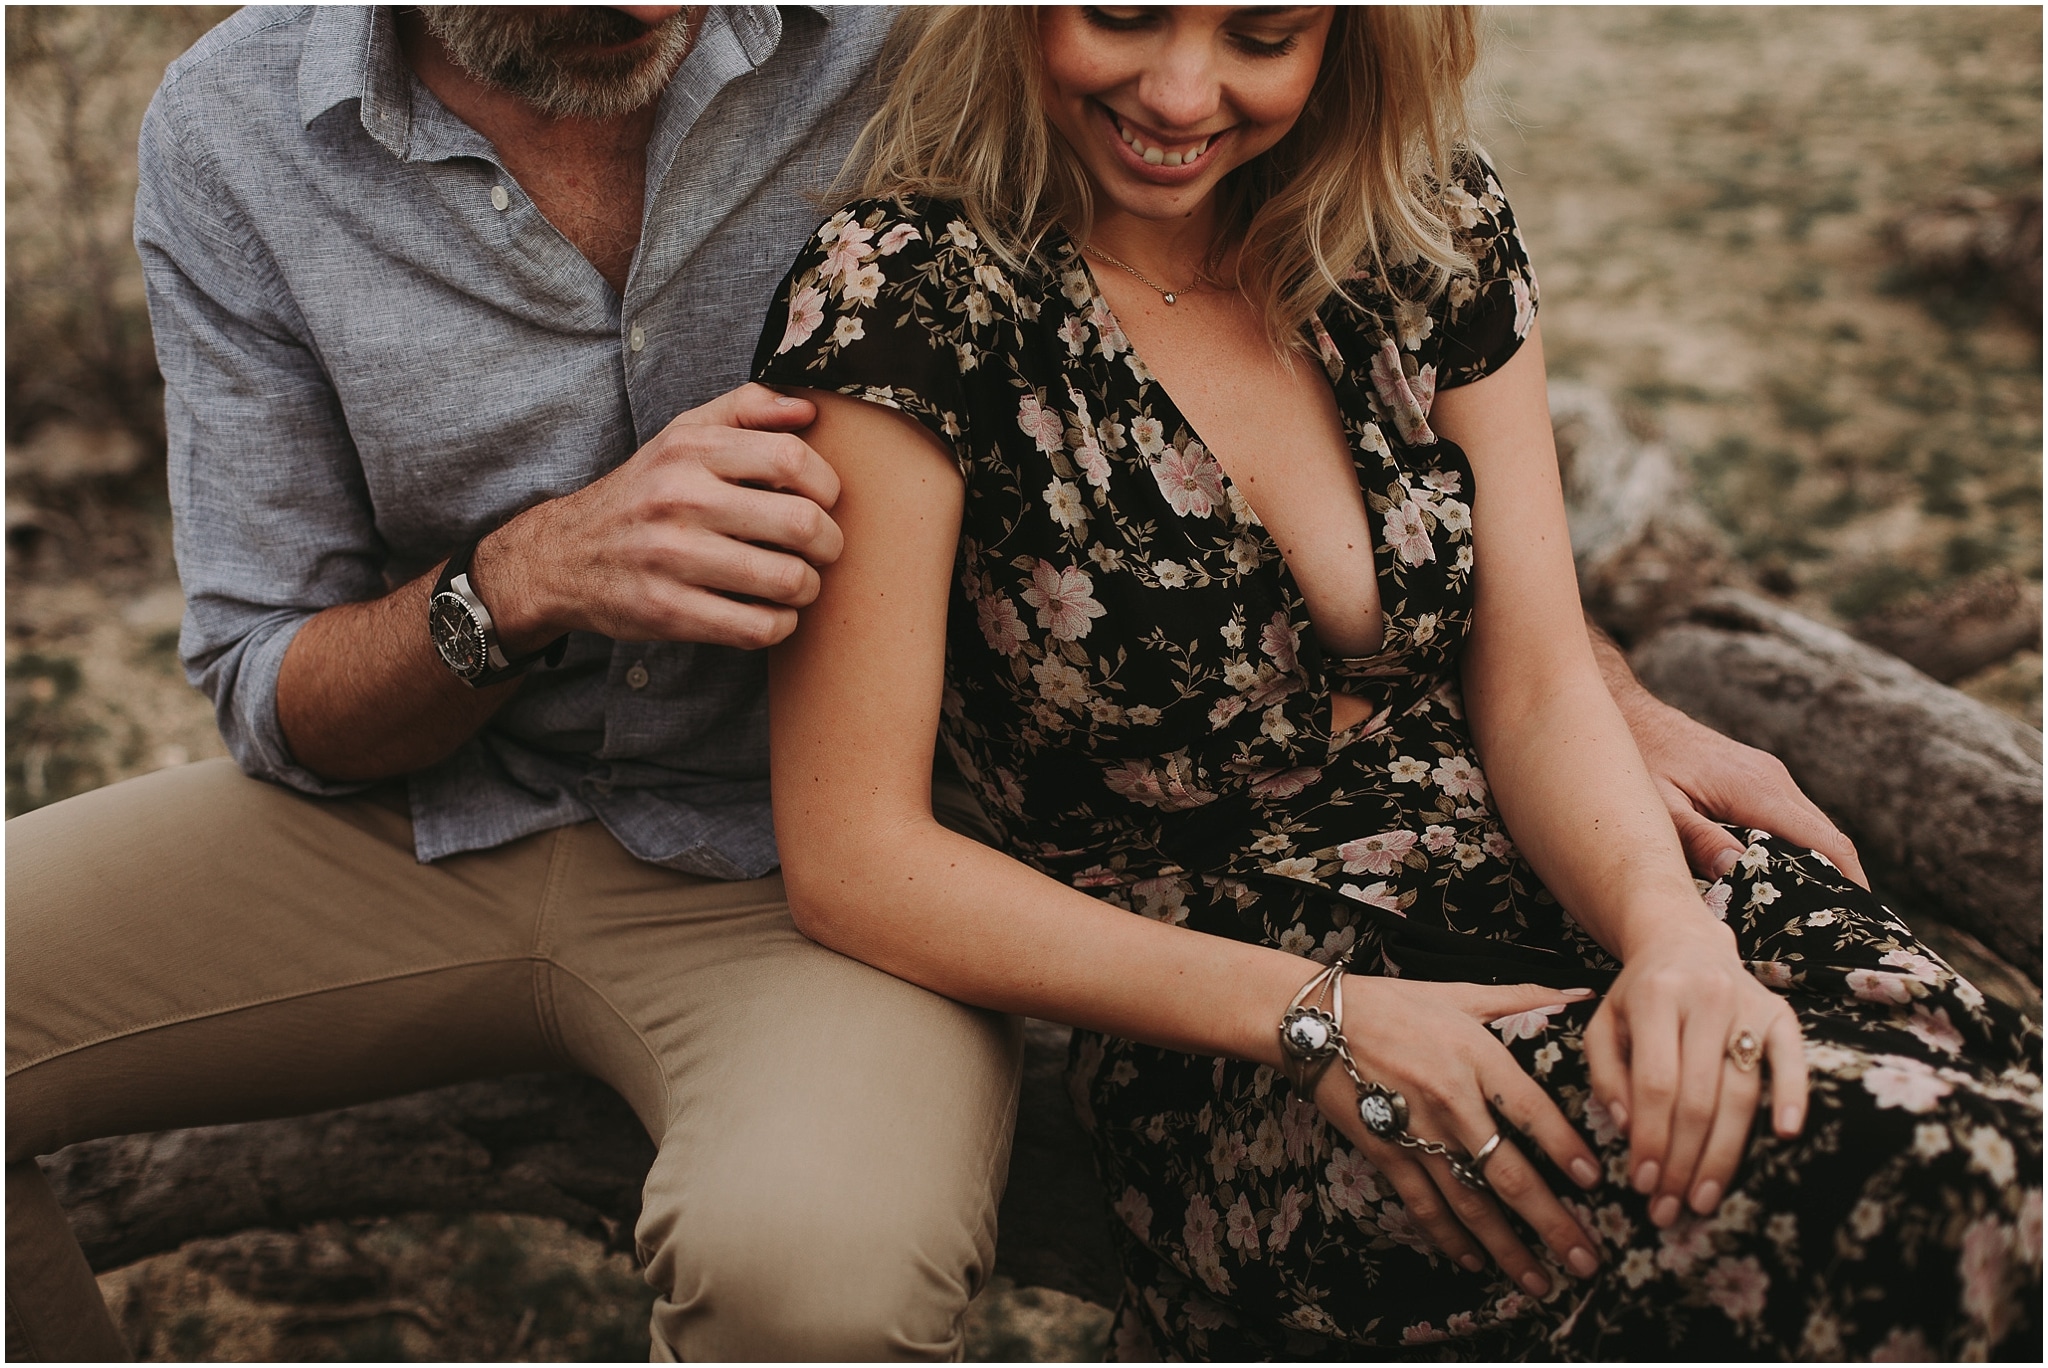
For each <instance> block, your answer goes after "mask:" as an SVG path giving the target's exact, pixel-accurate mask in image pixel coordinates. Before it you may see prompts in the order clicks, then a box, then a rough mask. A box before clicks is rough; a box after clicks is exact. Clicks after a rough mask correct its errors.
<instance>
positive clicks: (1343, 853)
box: [1337, 831, 1416, 874]
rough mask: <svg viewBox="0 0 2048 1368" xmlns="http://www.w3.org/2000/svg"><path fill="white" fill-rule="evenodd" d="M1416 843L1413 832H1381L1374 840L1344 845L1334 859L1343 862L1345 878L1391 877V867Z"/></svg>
mask: <svg viewBox="0 0 2048 1368" xmlns="http://www.w3.org/2000/svg"><path fill="white" fill-rule="evenodd" d="M1415 841H1416V836H1415V833H1414V832H1412V831H1382V832H1381V833H1380V834H1379V835H1377V836H1364V837H1361V838H1359V839H1358V840H1356V841H1346V842H1345V843H1344V844H1343V845H1340V846H1338V847H1337V858H1338V859H1340V860H1342V861H1343V862H1344V872H1345V873H1346V874H1391V873H1393V872H1394V866H1395V865H1397V864H1399V863H1401V861H1402V860H1403V859H1405V858H1406V857H1407V855H1408V852H1409V851H1411V850H1413V849H1415Z"/></svg>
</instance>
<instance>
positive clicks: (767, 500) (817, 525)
mask: <svg viewBox="0 0 2048 1368" xmlns="http://www.w3.org/2000/svg"><path fill="white" fill-rule="evenodd" d="M703 519H704V520H703V523H702V524H701V526H702V527H703V528H704V529H705V530H707V531H710V532H715V533H718V534H719V535H721V536H725V537H730V538H732V539H733V540H734V541H740V542H756V543H759V544H761V545H764V546H772V547H779V548H781V549H782V550H784V551H789V552H792V553H793V554H795V555H799V556H802V557H803V558H804V559H805V560H807V561H809V562H810V563H811V564H812V565H830V564H832V562H834V561H836V560H838V559H839V553H840V552H841V551H843V550H844V549H845V547H846V537H845V535H844V534H843V533H841V532H840V530H839V524H838V523H836V522H834V521H832V515H831V514H830V513H827V512H826V511H825V510H824V509H822V508H820V507H818V505H817V504H815V503H813V502H811V501H810V500H809V499H806V498H803V497H801V496H799V495H796V494H781V493H777V492H776V491H775V490H772V489H749V488H746V487H744V486H739V485H734V486H731V487H730V488H729V489H727V490H726V491H725V492H724V493H723V494H722V495H720V497H719V498H718V500H717V502H716V503H715V504H714V505H713V506H712V507H709V508H706V509H704V510H703Z"/></svg>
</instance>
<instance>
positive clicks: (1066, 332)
mask: <svg viewBox="0 0 2048 1368" xmlns="http://www.w3.org/2000/svg"><path fill="white" fill-rule="evenodd" d="M1059 336H1060V341H1062V342H1064V343H1066V344H1067V355H1069V356H1079V355H1080V354H1081V353H1082V352H1084V351H1086V350H1087V349H1088V325H1087V324H1086V323H1083V322H1082V321H1081V320H1080V318H1079V317H1078V316H1077V315H1074V314H1068V315H1067V321H1066V322H1064V323H1062V324H1060V333H1059Z"/></svg>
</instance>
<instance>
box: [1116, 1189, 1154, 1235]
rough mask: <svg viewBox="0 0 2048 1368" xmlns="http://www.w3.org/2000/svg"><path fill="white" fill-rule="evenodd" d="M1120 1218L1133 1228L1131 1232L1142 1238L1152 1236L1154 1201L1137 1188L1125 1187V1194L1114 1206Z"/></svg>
mask: <svg viewBox="0 0 2048 1368" xmlns="http://www.w3.org/2000/svg"><path fill="white" fill-rule="evenodd" d="M1112 1209H1113V1210H1114V1211H1115V1212H1116V1214H1117V1217H1118V1219H1120V1220H1121V1221H1122V1222H1123V1223H1124V1224H1125V1225H1127V1226H1129V1227H1130V1228H1131V1234H1133V1235H1135V1236H1137V1237H1138V1238H1139V1239H1140V1240H1149V1239H1151V1238H1152V1202H1151V1200H1150V1199H1149V1198H1147V1197H1146V1196H1145V1194H1144V1193H1142V1192H1140V1191H1138V1190H1137V1189H1136V1188H1125V1189H1124V1195H1123V1196H1121V1197H1119V1198H1117V1199H1116V1205H1115V1207H1113V1208H1112Z"/></svg>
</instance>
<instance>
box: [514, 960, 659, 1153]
mask: <svg viewBox="0 0 2048 1368" xmlns="http://www.w3.org/2000/svg"><path fill="white" fill-rule="evenodd" d="M537 967H538V968H539V969H540V971H541V972H543V973H545V972H546V971H547V970H549V969H552V970H554V971H555V972H556V973H558V974H563V975H566V976H567V977H569V978H572V979H574V980H576V982H578V983H580V984H582V985H583V986H584V987H585V988H587V989H589V990H590V993H591V995H592V996H593V997H595V998H596V999H597V1000H598V1001H599V1002H601V1003H603V1004H604V1005H605V1009H606V1010H607V1011H609V1012H610V1013H611V1014H612V1015H613V1016H615V1017H617V1018H618V1019H619V1020H620V1021H621V1022H622V1023H624V1025H625V1027H626V1030H627V1032H628V1033H629V1034H630V1035H631V1036H632V1037H633V1042H634V1043H635V1044H636V1045H638V1046H639V1047H640V1048H641V1050H643V1051H644V1052H645V1053H646V1055H647V1059H648V1062H650V1063H651V1064H653V1065H654V1076H655V1077H656V1078H659V1079H660V1080H661V1135H666V1134H668V1130H669V1127H670V1126H672V1125H673V1124H674V1123H675V1090H674V1089H673V1088H672V1087H670V1085H669V1078H668V1066H667V1065H666V1064H664V1063H663V1062H662V1058H661V1053H660V1051H658V1050H656V1049H655V1048H654V1047H653V1046H652V1045H650V1044H648V1043H647V1037H646V1035H645V1034H644V1033H642V1031H641V1030H640V1028H639V1027H638V1026H635V1025H634V1024H633V1018H632V1016H631V1015H630V1014H628V1013H627V1012H626V1010H625V1009H624V1008H622V1007H620V1006H619V1004H618V1003H616V1002H613V1001H612V1000H611V996H610V995H609V994H608V993H606V992H605V991H604V989H602V988H600V987H598V986H597V985H596V984H595V983H592V982H591V981H590V980H589V979H588V978H585V977H584V976H583V975H582V974H579V973H577V972H576V971H575V970H574V969H571V968H570V967H569V966H568V965H566V964H563V963H562V962H561V961H560V960H548V961H546V962H545V963H544V964H541V965H539V966H537ZM549 996H550V999H551V1000H552V997H553V990H552V988H551V989H550V992H549ZM565 1055H566V1051H565ZM567 1062H569V1063H570V1064H572V1065H573V1066H574V1067H577V1068H582V1067H583V1066H581V1065H578V1064H575V1061H573V1060H569V1061H567ZM586 1072H591V1074H592V1076H593V1077H599V1078H601V1077H602V1075H600V1074H597V1073H596V1072H595V1071H589V1070H586ZM606 1081H607V1082H609V1080H606ZM661 1135H655V1136H652V1137H650V1138H652V1139H653V1141H654V1143H655V1144H656V1145H657V1146H659V1145H660V1144H661Z"/></svg>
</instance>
